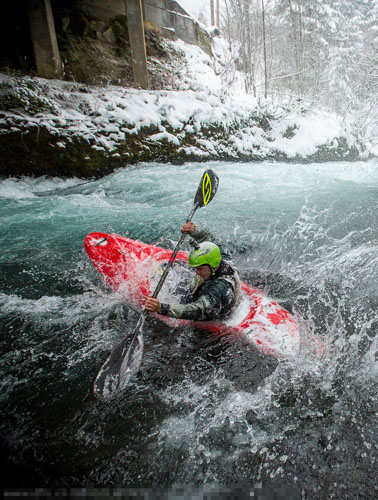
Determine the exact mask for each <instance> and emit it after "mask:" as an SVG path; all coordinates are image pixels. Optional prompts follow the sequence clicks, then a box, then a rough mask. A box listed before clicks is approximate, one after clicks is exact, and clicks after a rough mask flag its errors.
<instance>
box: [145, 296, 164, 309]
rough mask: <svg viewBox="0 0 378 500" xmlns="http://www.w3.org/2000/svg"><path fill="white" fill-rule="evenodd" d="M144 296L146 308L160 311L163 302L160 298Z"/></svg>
mask: <svg viewBox="0 0 378 500" xmlns="http://www.w3.org/2000/svg"><path fill="white" fill-rule="evenodd" d="M144 298H145V299H146V301H145V303H144V307H145V308H146V310H147V311H150V312H156V313H159V312H160V311H161V304H160V302H159V301H158V299H153V298H152V297H146V296H144Z"/></svg>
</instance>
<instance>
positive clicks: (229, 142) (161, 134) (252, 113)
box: [0, 43, 364, 177]
mask: <svg viewBox="0 0 378 500" xmlns="http://www.w3.org/2000/svg"><path fill="white" fill-rule="evenodd" d="M182 48H183V44H182V43H181V46H180V49H182ZM186 57H187V60H188V65H189V67H190V70H191V76H192V80H188V79H187V80H186V81H185V82H182V85H181V87H182V88H183V90H156V91H142V90H136V89H130V88H123V87H116V86H109V87H105V88H104V87H92V86H88V85H84V84H77V83H72V82H65V81H58V80H44V79H40V78H32V77H12V76H8V75H5V74H0V175H6V176H7V175H22V174H33V175H41V174H43V175H46V174H47V175H63V176H72V175H77V176H82V177H92V176H95V177H99V176H102V175H105V174H107V173H109V172H111V171H113V170H114V169H116V168H119V167H124V166H127V165H128V164H133V163H136V162H139V161H144V162H145V161H147V162H148V161H162V162H174V163H181V162H185V161H203V160H233V161H261V160H279V161H301V162H311V161H318V162H319V161H333V160H354V159H358V158H360V157H361V155H362V156H363V149H364V148H363V146H362V145H361V144H358V143H357V141H356V140H355V139H354V137H353V134H352V132H351V130H348V128H347V127H346V125H345V123H344V122H343V120H342V118H341V117H339V116H337V115H336V114H334V113H329V112H326V111H320V110H316V109H311V108H310V107H306V105H305V104H304V103H299V104H297V105H296V108H295V109H294V108H293V105H292V104H291V105H290V106H289V105H288V104H283V103H282V102H281V103H280V104H278V103H277V102H273V101H271V100H261V99H260V100H257V99H256V98H254V97H253V96H252V95H250V94H243V93H241V92H240V91H239V90H238V89H235V88H233V89H229V90H227V91H225V90H224V88H223V86H222V84H221V79H220V77H217V76H216V74H215V72H214V64H210V63H211V59H210V58H209V57H208V56H206V55H205V54H204V53H203V52H202V51H201V50H200V49H199V48H198V47H190V48H189V49H187V52H186ZM199 82H204V83H202V84H200V83H199Z"/></svg>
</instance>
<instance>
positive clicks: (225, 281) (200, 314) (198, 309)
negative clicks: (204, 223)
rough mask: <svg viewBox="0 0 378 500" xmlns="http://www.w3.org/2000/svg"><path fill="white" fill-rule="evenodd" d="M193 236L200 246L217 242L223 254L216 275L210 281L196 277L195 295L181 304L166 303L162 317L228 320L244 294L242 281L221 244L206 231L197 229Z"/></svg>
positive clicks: (193, 283)
mask: <svg viewBox="0 0 378 500" xmlns="http://www.w3.org/2000/svg"><path fill="white" fill-rule="evenodd" d="M191 237H192V238H193V239H194V240H196V241H197V242H198V243H202V242H203V241H212V242H214V243H216V244H217V245H218V246H219V248H220V250H221V255H222V260H221V263H220V265H219V267H218V269H217V270H216V272H215V273H214V274H213V275H212V276H211V277H210V278H208V279H207V280H203V279H201V278H200V277H199V276H198V275H196V276H195V277H194V279H193V282H192V286H191V293H190V294H189V295H188V297H186V299H185V302H186V303H181V304H162V305H161V314H164V315H166V316H170V317H171V318H180V319H189V320H192V321H211V320H215V319H220V320H221V319H223V318H225V317H226V316H227V315H228V314H229V313H230V312H231V310H232V308H233V306H234V305H235V304H236V302H237V300H238V298H239V295H240V280H239V276H238V272H237V270H236V269H235V268H234V267H233V265H232V264H231V263H230V262H228V261H227V260H224V258H225V257H229V256H228V255H227V254H225V253H224V252H223V250H222V248H221V246H220V245H219V243H218V241H216V240H215V238H214V237H213V236H212V235H211V234H210V233H209V232H208V231H207V230H205V229H202V228H200V227H198V226H196V228H195V230H194V231H193V233H192V234H191Z"/></svg>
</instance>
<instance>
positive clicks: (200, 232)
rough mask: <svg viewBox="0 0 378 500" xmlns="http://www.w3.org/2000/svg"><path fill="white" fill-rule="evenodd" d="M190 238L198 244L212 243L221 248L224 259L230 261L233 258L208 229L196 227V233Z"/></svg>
mask: <svg viewBox="0 0 378 500" xmlns="http://www.w3.org/2000/svg"><path fill="white" fill-rule="evenodd" d="M190 236H191V237H192V238H193V240H195V241H196V242H197V243H203V242H204V241H211V242H212V243H215V244H216V245H218V247H219V250H220V253H221V255H222V259H230V258H231V256H230V254H229V253H227V252H225V251H224V249H223V248H222V245H221V243H220V242H219V241H218V240H217V239H216V238H215V236H213V235H212V234H211V233H210V231H208V230H207V229H205V228H203V227H201V226H197V225H196V226H195V229H194V231H193V232H192V234H191V235H190Z"/></svg>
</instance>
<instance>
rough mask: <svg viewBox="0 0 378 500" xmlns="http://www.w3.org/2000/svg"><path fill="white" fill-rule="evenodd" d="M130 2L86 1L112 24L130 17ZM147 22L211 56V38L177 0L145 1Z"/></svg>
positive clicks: (97, 15)
mask: <svg viewBox="0 0 378 500" xmlns="http://www.w3.org/2000/svg"><path fill="white" fill-rule="evenodd" d="M126 2H127V0H83V6H84V7H86V8H87V9H88V10H89V11H90V12H91V13H92V14H93V15H94V16H95V17H98V18H99V19H101V20H103V21H109V19H112V18H113V17H115V16H119V15H123V16H125V15H126ZM142 4H143V11H144V12H143V15H144V20H145V21H149V22H151V23H153V24H156V25H157V26H159V28H160V32H161V34H162V35H163V36H165V37H167V38H170V39H171V40H176V39H180V40H183V41H184V42H186V43H190V44H192V45H198V46H200V47H201V49H202V50H204V51H205V52H206V53H207V54H209V55H211V38H210V36H209V35H208V34H207V32H206V31H204V30H202V29H201V28H200V26H199V25H198V24H197V23H196V22H195V21H194V20H193V19H192V18H191V17H190V16H189V14H188V13H187V12H186V11H185V10H184V9H183V8H182V7H181V6H180V5H179V4H178V3H177V2H176V1H174V0H142Z"/></svg>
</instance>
